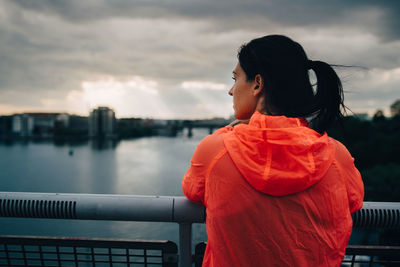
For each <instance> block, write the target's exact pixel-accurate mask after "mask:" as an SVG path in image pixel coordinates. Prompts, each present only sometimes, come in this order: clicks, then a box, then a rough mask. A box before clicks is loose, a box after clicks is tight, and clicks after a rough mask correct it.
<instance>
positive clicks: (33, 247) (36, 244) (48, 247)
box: [0, 236, 178, 267]
mask: <svg viewBox="0 0 400 267" xmlns="http://www.w3.org/2000/svg"><path fill="white" fill-rule="evenodd" d="M177 251H178V250H177V246H176V244H175V243H173V242H171V241H138V240H120V239H94V238H91V239H88V238H86V239H83V238H64V237H63V238H56V237H16V236H0V266H96V267H98V266H99V267H103V266H113V267H115V266H135V267H136V266H167V267H170V266H171V267H172V266H178V256H177Z"/></svg>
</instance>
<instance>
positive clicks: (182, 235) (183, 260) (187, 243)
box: [179, 222, 192, 267]
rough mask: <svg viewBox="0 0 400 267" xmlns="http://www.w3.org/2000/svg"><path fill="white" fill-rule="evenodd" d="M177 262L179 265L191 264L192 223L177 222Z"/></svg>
mask: <svg viewBox="0 0 400 267" xmlns="http://www.w3.org/2000/svg"><path fill="white" fill-rule="evenodd" d="M179 262H180V266H181V267H190V266H192V224H191V223H186V222H185V223H180V224H179Z"/></svg>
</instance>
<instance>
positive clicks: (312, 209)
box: [182, 35, 364, 267]
mask: <svg viewBox="0 0 400 267" xmlns="http://www.w3.org/2000/svg"><path fill="white" fill-rule="evenodd" d="M238 60H239V62H238V64H237V66H236V67H235V69H234V71H233V79H234V81H235V82H234V85H233V87H232V88H231V89H230V91H229V94H230V95H231V96H232V97H233V108H234V111H235V117H236V118H237V119H238V120H239V122H242V123H240V124H237V125H234V126H233V125H231V126H226V127H225V128H222V129H219V130H218V131H216V132H215V133H214V134H212V135H210V136H207V137H206V138H204V140H202V142H201V143H200V144H199V145H198V147H197V149H196V151H195V152H194V155H193V158H192V160H191V167H190V168H189V170H188V171H187V173H186V175H185V176H184V178H183V182H182V185H183V191H184V194H185V195H186V197H187V198H188V199H190V200H192V201H195V202H198V203H202V204H204V205H205V206H206V209H207V221H206V226H207V233H208V242H207V248H206V252H205V255H204V260H203V266H252V267H254V266H339V265H340V263H341V261H342V260H343V257H344V254H345V248H346V246H347V243H348V240H349V237H350V234H351V229H352V218H351V213H353V212H355V211H357V210H359V209H360V208H361V207H362V199H363V195H364V189H363V183H362V180H361V176H360V173H359V172H358V170H357V169H356V168H355V166H354V159H353V158H352V157H351V155H350V154H349V152H348V151H347V149H346V148H345V147H344V146H343V145H342V144H341V143H339V142H338V141H336V140H334V139H332V138H330V137H328V136H327V134H326V132H325V131H326V130H327V128H328V127H329V126H330V125H331V124H332V123H334V122H335V121H336V120H337V119H339V118H340V117H341V116H342V113H341V109H344V105H343V91H342V87H341V83H340V80H339V78H338V76H337V75H336V73H335V71H334V70H333V69H332V68H331V67H330V65H328V64H326V63H324V62H321V61H311V60H308V59H307V56H306V54H305V52H304V50H303V48H302V47H301V46H300V45H299V44H298V43H296V42H294V41H292V40H291V39H289V38H287V37H285V36H280V35H270V36H265V37H262V38H258V39H254V40H252V41H251V42H249V43H248V44H246V45H243V46H242V47H241V49H240V50H239V52H238ZM309 70H313V71H314V72H315V74H316V77H317V84H316V88H315V91H314V88H313V86H312V85H311V84H310V80H309V75H308V72H309ZM307 120H309V121H310V122H308V121H307ZM246 121H247V122H246ZM243 122H246V123H243Z"/></svg>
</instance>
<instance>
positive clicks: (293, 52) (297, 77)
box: [237, 35, 345, 133]
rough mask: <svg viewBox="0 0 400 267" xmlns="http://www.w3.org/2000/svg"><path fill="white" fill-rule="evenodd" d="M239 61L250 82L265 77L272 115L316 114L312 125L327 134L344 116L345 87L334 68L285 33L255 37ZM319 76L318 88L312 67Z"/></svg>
mask: <svg viewBox="0 0 400 267" xmlns="http://www.w3.org/2000/svg"><path fill="white" fill-rule="evenodd" d="M237 56H238V59H239V64H240V66H241V67H242V69H243V71H244V72H245V73H246V78H247V80H248V81H251V80H254V78H255V76H256V75H257V74H260V75H261V76H262V78H263V80H264V95H265V103H264V104H265V105H264V106H265V109H266V112H267V113H268V114H270V115H284V116H287V117H313V119H312V120H311V122H310V125H311V127H312V128H313V129H314V130H316V131H318V132H319V133H323V132H324V131H326V130H327V129H328V128H329V127H330V126H331V125H332V124H333V123H335V121H337V120H338V119H339V118H341V117H343V114H342V110H343V112H344V111H345V106H344V104H343V89H342V84H341V82H340V79H339V77H338V76H337V74H336V72H335V71H334V70H333V68H332V67H331V66H330V65H329V64H327V63H325V62H322V61H311V60H309V59H308V58H307V55H306V53H305V51H304V49H303V48H302V47H301V45H300V44H299V43H297V42H294V41H293V40H291V39H290V38H288V37H286V36H282V35H268V36H264V37H261V38H257V39H254V40H252V41H250V42H249V43H247V44H244V45H243V46H242V47H240V49H239V52H238V55H237ZM310 69H312V70H313V71H314V72H315V74H316V77H317V84H316V90H315V92H314V89H313V86H312V85H311V82H310V77H309V74H308V70H310Z"/></svg>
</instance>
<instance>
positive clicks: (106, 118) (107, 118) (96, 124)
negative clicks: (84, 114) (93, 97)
mask: <svg viewBox="0 0 400 267" xmlns="http://www.w3.org/2000/svg"><path fill="white" fill-rule="evenodd" d="M115 125H116V121H115V113H114V111H113V110H112V109H110V108H108V107H98V108H97V109H94V110H92V111H91V112H90V115H89V136H91V137H114V136H115Z"/></svg>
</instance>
